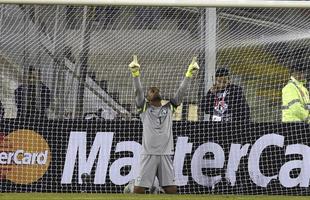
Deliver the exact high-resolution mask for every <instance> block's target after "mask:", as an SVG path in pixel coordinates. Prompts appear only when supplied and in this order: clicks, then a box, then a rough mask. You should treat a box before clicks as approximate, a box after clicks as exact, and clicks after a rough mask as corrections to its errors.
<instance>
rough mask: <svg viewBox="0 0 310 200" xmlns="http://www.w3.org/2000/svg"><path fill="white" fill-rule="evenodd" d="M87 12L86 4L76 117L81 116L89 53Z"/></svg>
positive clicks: (88, 20)
mask: <svg viewBox="0 0 310 200" xmlns="http://www.w3.org/2000/svg"><path fill="white" fill-rule="evenodd" d="M89 13H90V12H88V8H87V6H84V14H83V26H82V30H83V46H82V51H81V54H80V60H79V64H80V66H81V67H80V75H79V77H80V79H79V84H78V91H77V103H76V112H75V114H76V117H79V118H82V117H83V104H84V92H85V82H86V76H87V68H88V54H89V44H90V33H91V32H90V28H91V22H90V19H89Z"/></svg>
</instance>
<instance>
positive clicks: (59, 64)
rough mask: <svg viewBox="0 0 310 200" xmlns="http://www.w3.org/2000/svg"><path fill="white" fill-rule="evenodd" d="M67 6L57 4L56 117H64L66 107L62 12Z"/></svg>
mask: <svg viewBox="0 0 310 200" xmlns="http://www.w3.org/2000/svg"><path fill="white" fill-rule="evenodd" d="M64 11H65V8H60V6H57V9H56V14H55V29H54V38H53V40H54V60H53V62H54V73H53V74H54V75H53V90H52V91H53V94H54V95H53V96H54V97H55V98H54V101H56V102H55V104H54V112H55V113H54V114H55V117H56V118H63V117H64V108H65V105H64V104H65V90H64V88H65V77H64V76H65V70H64V69H65V67H64V65H65V59H64V47H63V43H64V39H63V38H64V32H63V30H64V26H65V25H64V24H65V22H64V17H61V14H63V13H65V12H64ZM63 15H64V14H63Z"/></svg>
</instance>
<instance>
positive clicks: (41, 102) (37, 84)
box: [15, 66, 51, 119]
mask: <svg viewBox="0 0 310 200" xmlns="http://www.w3.org/2000/svg"><path fill="white" fill-rule="evenodd" d="M24 80H25V81H24V82H23V83H22V84H21V85H20V86H18V88H17V89H16V90H15V103H16V107H17V118H25V119H26V118H41V119H42V118H43V119H47V109H48V108H49V106H50V102H51V92H50V89H49V88H48V87H47V86H46V85H44V84H43V83H42V81H41V80H40V77H39V76H38V72H37V71H36V70H35V68H34V67H33V66H30V67H29V71H28V74H27V75H26V78H24Z"/></svg>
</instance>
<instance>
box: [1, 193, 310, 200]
mask: <svg viewBox="0 0 310 200" xmlns="http://www.w3.org/2000/svg"><path fill="white" fill-rule="evenodd" d="M21 199H22V200H28V199H29V200H39V199H42V200H49V199H52V200H54V199H55V200H56V199H57V200H58V199H59V200H88V199H89V200H140V199H141V200H142V199H143V200H309V199H310V197H309V196H271V195H269V196H266V195H257V196H248V195H244V196H240V195H162V194H160V195H151V194H147V195H136V194H83V193H76V194H64V193H2V194H0V200H21Z"/></svg>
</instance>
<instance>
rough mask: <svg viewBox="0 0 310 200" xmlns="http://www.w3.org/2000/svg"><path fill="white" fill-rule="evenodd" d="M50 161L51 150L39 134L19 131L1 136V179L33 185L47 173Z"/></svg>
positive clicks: (30, 131)
mask: <svg viewBox="0 0 310 200" xmlns="http://www.w3.org/2000/svg"><path fill="white" fill-rule="evenodd" d="M50 161H51V152H50V148H49V146H48V144H47V142H46V141H45V139H44V138H43V137H42V136H41V135H39V134H38V133H36V132H34V131H32V130H17V131H14V132H11V133H9V134H8V135H6V136H5V135H4V134H0V179H5V180H9V181H12V182H14V183H16V184H31V183H33V182H35V181H37V180H39V179H40V178H41V177H42V176H43V175H44V174H45V173H46V171H47V170H48V167H49V165H50Z"/></svg>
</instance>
